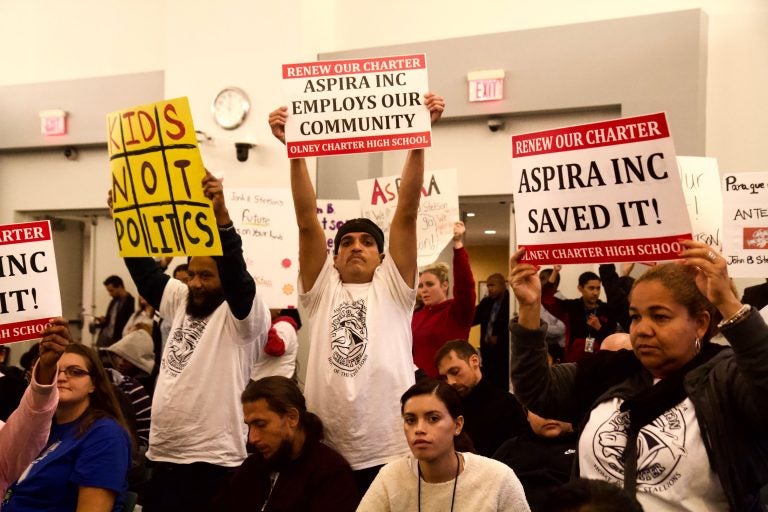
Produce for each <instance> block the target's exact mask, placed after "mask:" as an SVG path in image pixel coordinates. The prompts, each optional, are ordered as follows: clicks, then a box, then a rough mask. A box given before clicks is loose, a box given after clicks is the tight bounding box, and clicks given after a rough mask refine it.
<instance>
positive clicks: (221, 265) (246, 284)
mask: <svg viewBox="0 0 768 512" xmlns="http://www.w3.org/2000/svg"><path fill="white" fill-rule="evenodd" d="M202 186H203V194H205V197H207V198H208V199H210V200H211V203H212V204H213V215H214V217H215V218H216V226H217V227H218V228H219V237H220V238H221V249H222V255H221V256H214V258H213V260H214V261H215V262H216V268H217V269H218V271H219V279H220V280H221V291H222V293H223V294H224V299H225V300H226V301H227V305H229V309H230V310H231V311H232V314H233V315H234V316H235V318H237V319H238V320H243V319H244V318H245V317H247V316H248V313H250V311H251V308H252V307H253V300H254V298H255V297H256V283H255V282H254V280H253V277H251V274H249V273H248V269H247V266H246V263H245V259H244V258H243V241H242V239H241V238H240V236H239V235H238V234H237V232H236V231H235V226H234V223H233V222H232V219H231V218H230V217H229V210H227V205H226V204H225V201H224V187H223V186H222V183H221V180H220V179H218V178H216V177H215V176H214V175H213V174H211V173H210V172H209V171H208V170H207V169H206V171H205V176H204V177H203V182H202Z"/></svg>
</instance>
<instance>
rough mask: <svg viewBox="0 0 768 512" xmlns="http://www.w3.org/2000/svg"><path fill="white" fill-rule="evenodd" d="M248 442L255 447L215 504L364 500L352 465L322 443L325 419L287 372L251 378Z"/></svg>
mask: <svg viewBox="0 0 768 512" xmlns="http://www.w3.org/2000/svg"><path fill="white" fill-rule="evenodd" d="M242 402H243V415H244V417H245V423H246V424H247V425H248V443H249V444H250V445H251V446H252V447H253V448H254V449H255V453H253V454H252V455H250V456H249V457H248V458H247V459H245V462H243V465H242V466H240V467H239V468H238V469H237V470H236V471H235V473H234V474H233V475H232V477H231V478H230V479H229V480H228V481H227V482H226V483H225V485H224V486H223V487H222V489H221V492H220V493H219V495H218V496H217V498H216V499H215V500H214V504H213V506H212V510H214V511H220V512H238V511H242V512H246V511H252V510H264V511H269V510H280V511H283V512H325V511H334V512H346V511H349V512H351V511H353V510H355V508H356V507H357V504H358V502H359V496H358V492H357V485H356V483H355V478H354V476H353V474H352V468H351V467H350V466H349V464H348V463H347V461H346V460H344V458H343V457H342V456H341V455H339V453H338V452H336V451H335V450H334V449H333V448H331V447H329V446H328V445H326V444H324V443H322V442H321V441H322V439H323V423H322V421H320V418H318V417H317V416H315V415H314V414H313V413H311V412H309V411H307V407H306V405H305V400H304V396H303V395H302V394H301V391H300V390H299V387H298V386H297V385H296V383H295V382H293V381H292V380H290V379H288V378H286V377H282V376H271V377H264V378H262V379H259V380H257V381H255V382H250V383H249V384H248V386H247V387H246V388H245V391H243V394H242Z"/></svg>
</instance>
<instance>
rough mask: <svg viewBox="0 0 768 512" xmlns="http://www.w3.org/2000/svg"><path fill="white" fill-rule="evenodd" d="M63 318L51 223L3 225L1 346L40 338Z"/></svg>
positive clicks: (0, 252) (0, 251) (0, 237)
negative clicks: (50, 323)
mask: <svg viewBox="0 0 768 512" xmlns="http://www.w3.org/2000/svg"><path fill="white" fill-rule="evenodd" d="M60 315H61V296H60V295H59V278H58V275H57V274H56V257H55V255H54V253H53V240H52V239H51V224H50V222H48V221H38V222H25V223H22V224H8V225H5V226H0V344H3V343H12V342H15V341H24V340H33V339H36V338H40V337H41V333H42V332H43V329H44V328H45V325H46V323H48V320H49V319H51V318H53V317H56V316H60Z"/></svg>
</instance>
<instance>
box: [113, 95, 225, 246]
mask: <svg viewBox="0 0 768 512" xmlns="http://www.w3.org/2000/svg"><path fill="white" fill-rule="evenodd" d="M107 134H108V135H107V145H108V152H109V163H110V169H111V171H112V187H111V188H112V218H113V220H114V223H115V232H116V234H117V245H118V248H119V250H120V256H122V257H135V256H150V257H160V256H184V255H186V256H218V255H221V241H220V239H219V231H218V229H217V227H216V219H215V217H214V214H213V206H212V204H211V201H210V200H209V199H208V198H206V197H205V196H204V195H203V187H202V184H201V183H202V179H203V177H204V176H205V169H204V167H203V160H202V158H201V157H200V150H199V148H198V147H197V138H196V136H195V128H194V126H193V125H192V114H191V112H190V110H189V102H188V101H187V98H176V99H173V100H166V101H161V102H158V103H151V104H149V105H142V106H140V107H133V108H129V109H125V110H121V111H119V112H112V113H111V114H108V115H107Z"/></svg>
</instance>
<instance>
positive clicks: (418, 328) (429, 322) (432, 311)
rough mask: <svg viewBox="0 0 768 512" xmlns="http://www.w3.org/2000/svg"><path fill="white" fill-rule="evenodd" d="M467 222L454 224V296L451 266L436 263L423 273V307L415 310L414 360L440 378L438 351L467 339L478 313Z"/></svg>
mask: <svg viewBox="0 0 768 512" xmlns="http://www.w3.org/2000/svg"><path fill="white" fill-rule="evenodd" d="M465 231H466V228H465V227H464V223H463V222H456V223H455V225H454V227H453V297H452V298H450V299H449V298H448V288H449V282H448V265H447V264H446V263H442V262H440V263H434V264H432V265H429V266H427V267H426V268H425V269H424V270H422V271H421V273H420V274H419V287H418V295H419V297H421V301H422V303H423V306H422V307H421V308H420V309H418V310H416V311H415V312H414V313H413V319H412V320H411V330H412V331H413V362H414V364H416V366H417V367H419V368H420V369H421V370H422V371H423V372H424V373H426V374H427V375H429V376H430V377H432V378H433V379H434V378H437V376H438V372H437V368H436V367H435V353H436V352H437V350H438V349H439V348H440V347H442V346H443V344H444V343H445V342H446V341H450V340H457V339H460V340H466V339H467V338H469V330H470V329H471V328H472V320H473V319H474V316H475V298H476V292H475V279H474V277H473V276H472V268H471V267H470V266H469V254H467V250H466V249H465V248H464V243H463V242H462V237H463V236H464V232H465Z"/></svg>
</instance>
